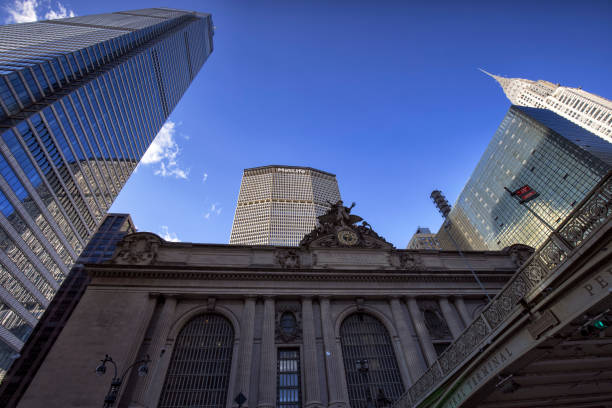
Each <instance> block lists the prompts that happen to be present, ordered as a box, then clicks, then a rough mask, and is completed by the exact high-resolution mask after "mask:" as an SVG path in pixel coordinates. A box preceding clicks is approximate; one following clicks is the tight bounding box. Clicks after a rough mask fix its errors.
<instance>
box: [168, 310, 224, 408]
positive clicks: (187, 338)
mask: <svg viewBox="0 0 612 408" xmlns="http://www.w3.org/2000/svg"><path fill="white" fill-rule="evenodd" d="M233 342H234V329H233V328H232V325H231V323H230V322H229V321H228V320H227V319H226V318H224V317H222V316H220V315H217V314H212V313H206V314H202V315H199V316H196V317H194V318H193V319H191V320H190V321H189V322H188V323H187V324H186V325H185V327H183V329H182V330H181V332H180V333H179V335H178V336H177V338H176V344H175V346H174V352H173V353H172V359H171V360H170V365H169V367H168V372H167V374H166V381H165V383H164V387H163V389H162V394H161V398H160V401H159V405H158V407H159V408H184V407H206V408H215V407H219V408H223V407H225V402H226V399H227V389H228V386H229V379H230V366H231V362H232V346H233Z"/></svg>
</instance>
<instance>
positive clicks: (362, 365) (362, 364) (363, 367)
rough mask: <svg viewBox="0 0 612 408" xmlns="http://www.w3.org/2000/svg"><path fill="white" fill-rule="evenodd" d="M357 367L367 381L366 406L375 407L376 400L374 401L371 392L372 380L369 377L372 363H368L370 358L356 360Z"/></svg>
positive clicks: (367, 407)
mask: <svg viewBox="0 0 612 408" xmlns="http://www.w3.org/2000/svg"><path fill="white" fill-rule="evenodd" d="M355 367H356V368H357V371H359V373H360V374H361V376H362V377H363V380H364V382H365V386H366V387H365V389H366V408H374V401H372V393H371V392H370V381H369V379H368V371H369V370H370V364H369V363H368V359H367V358H364V359H361V360H357V361H355Z"/></svg>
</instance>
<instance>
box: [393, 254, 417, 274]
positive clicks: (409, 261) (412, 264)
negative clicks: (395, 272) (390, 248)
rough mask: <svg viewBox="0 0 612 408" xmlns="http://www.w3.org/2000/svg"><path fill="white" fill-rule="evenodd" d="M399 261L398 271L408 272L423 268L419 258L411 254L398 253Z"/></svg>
mask: <svg viewBox="0 0 612 408" xmlns="http://www.w3.org/2000/svg"><path fill="white" fill-rule="evenodd" d="M397 256H398V259H399V266H398V269H406V270H408V271H416V270H420V269H423V268H424V265H423V260H422V259H421V256H420V255H419V254H416V253H412V252H398V254H397Z"/></svg>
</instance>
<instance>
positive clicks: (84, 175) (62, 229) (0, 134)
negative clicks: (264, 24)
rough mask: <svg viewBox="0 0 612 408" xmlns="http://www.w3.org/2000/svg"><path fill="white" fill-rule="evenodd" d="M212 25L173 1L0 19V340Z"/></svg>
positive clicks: (160, 110) (111, 183)
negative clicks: (166, 5)
mask: <svg viewBox="0 0 612 408" xmlns="http://www.w3.org/2000/svg"><path fill="white" fill-rule="evenodd" d="M212 36H213V26H212V21H211V17H210V15H208V14H200V13H196V12H190V11H180V10H171V9H143V10H133V11H125V12H118V13H109V14H99V15H92V16H82V17H74V18H66V19H59V20H52V21H40V22H34V23H25V24H14V25H5V26H0V190H1V193H0V213H1V214H0V285H1V286H0V301H1V302H0V343H4V344H5V345H9V347H10V348H11V349H13V350H19V349H20V348H21V347H22V345H23V342H24V341H25V340H26V338H27V337H28V336H29V334H30V332H31V331H32V327H33V326H34V325H35V324H36V322H37V320H38V318H39V317H40V316H41V314H42V313H43V311H44V309H45V308H46V307H47V306H48V304H49V302H50V300H51V299H52V297H53V295H54V293H55V292H56V291H57V289H58V288H59V286H60V284H61V283H62V281H63V280H64V278H65V277H66V275H67V274H68V272H69V271H70V268H71V267H72V265H73V264H74V262H75V260H76V259H77V258H78V256H79V255H80V253H81V251H82V249H83V248H84V247H85V245H86V244H87V242H88V241H89V239H90V238H91V236H92V235H93V234H94V232H95V231H96V229H97V227H98V226H99V225H100V223H101V222H102V220H103V219H104V216H105V214H106V211H107V210H108V208H109V207H110V206H111V204H112V202H113V200H114V199H115V197H116V196H117V195H118V194H119V191H120V190H121V188H122V186H123V185H124V184H125V182H126V181H127V179H128V177H129V176H130V174H131V173H132V171H133V170H134V168H135V166H136V164H137V163H138V161H139V160H140V158H141V157H142V156H143V154H144V153H145V151H146V150H147V148H148V147H149V145H150V144H151V142H152V141H153V139H154V137H155V136H156V134H157V133H158V131H159V129H160V128H161V127H162V125H163V123H164V121H165V120H166V119H167V117H168V115H170V113H171V112H172V110H173V109H174V107H175V106H176V104H177V103H178V101H179V99H180V98H181V96H182V95H183V93H184V92H185V90H186V89H187V87H188V86H189V84H190V83H191V81H192V80H193V79H194V77H195V75H196V74H197V73H198V71H199V70H200V68H201V67H202V65H203V64H204V62H205V61H206V59H207V58H208V56H209V54H210V53H211V52H212ZM0 348H1V345H0Z"/></svg>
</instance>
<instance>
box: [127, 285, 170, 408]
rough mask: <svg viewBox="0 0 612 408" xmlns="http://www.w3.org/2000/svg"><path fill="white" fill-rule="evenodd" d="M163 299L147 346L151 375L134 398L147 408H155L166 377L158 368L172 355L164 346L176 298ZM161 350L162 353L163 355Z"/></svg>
mask: <svg viewBox="0 0 612 408" xmlns="http://www.w3.org/2000/svg"><path fill="white" fill-rule="evenodd" d="M164 298H165V301H164V306H163V307H162V310H161V311H160V313H159V319H157V324H156V325H155V329H154V331H153V334H152V335H151V345H150V346H149V356H150V357H151V363H150V364H149V372H150V373H151V374H150V375H147V376H144V377H143V387H142V388H140V392H139V393H138V395H137V397H136V401H138V402H141V401H142V402H143V403H144V404H143V405H144V406H147V407H154V406H157V400H158V399H159V396H160V393H161V388H162V384H163V383H164V379H165V377H166V375H165V374H166V373H165V370H161V369H160V367H162V366H164V365H166V366H167V362H168V361H170V355H171V354H172V353H166V352H165V351H166V350H165V346H166V340H167V339H168V334H169V330H170V326H171V325H172V323H173V321H174V311H175V310H176V296H174V295H164ZM162 350H163V351H164V352H163V353H162Z"/></svg>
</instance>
